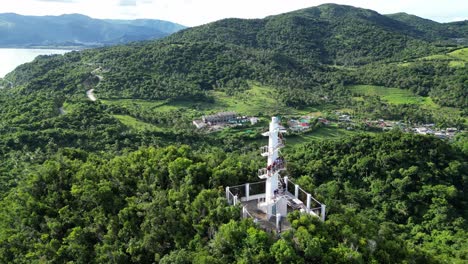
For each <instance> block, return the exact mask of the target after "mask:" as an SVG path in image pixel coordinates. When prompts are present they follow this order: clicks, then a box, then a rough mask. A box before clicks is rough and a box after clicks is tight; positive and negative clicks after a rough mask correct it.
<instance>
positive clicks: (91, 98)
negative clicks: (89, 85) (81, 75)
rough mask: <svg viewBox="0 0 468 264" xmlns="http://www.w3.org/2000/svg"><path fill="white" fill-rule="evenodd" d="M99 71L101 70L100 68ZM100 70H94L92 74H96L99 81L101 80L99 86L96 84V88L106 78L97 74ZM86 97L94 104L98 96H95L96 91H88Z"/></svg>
mask: <svg viewBox="0 0 468 264" xmlns="http://www.w3.org/2000/svg"><path fill="white" fill-rule="evenodd" d="M98 69H99V68H98ZM98 69H96V70H94V71H92V72H91V74H94V75H95V76H96V77H98V79H99V82H98V84H96V87H97V86H98V85H99V84H100V83H101V81H102V79H103V78H104V77H102V76H101V75H99V74H96V71H97V70H98ZM86 96H88V98H89V100H91V101H93V102H94V101H96V100H97V98H96V96H94V89H89V90H88V91H86Z"/></svg>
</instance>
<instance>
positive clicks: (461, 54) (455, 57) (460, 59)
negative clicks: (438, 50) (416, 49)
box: [420, 48, 468, 67]
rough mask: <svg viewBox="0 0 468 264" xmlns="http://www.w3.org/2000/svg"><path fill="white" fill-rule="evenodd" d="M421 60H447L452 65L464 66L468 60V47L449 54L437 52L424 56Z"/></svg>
mask: <svg viewBox="0 0 468 264" xmlns="http://www.w3.org/2000/svg"><path fill="white" fill-rule="evenodd" d="M420 60H445V61H449V66H450V67H464V66H465V65H466V63H467V62H468V48H463V49H458V50H455V51H452V52H450V53H447V54H436V55H431V56H427V57H423V58H421V59H420Z"/></svg>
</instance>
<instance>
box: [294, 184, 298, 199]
mask: <svg viewBox="0 0 468 264" xmlns="http://www.w3.org/2000/svg"><path fill="white" fill-rule="evenodd" d="M294 196H296V198H299V185H297V184H294Z"/></svg>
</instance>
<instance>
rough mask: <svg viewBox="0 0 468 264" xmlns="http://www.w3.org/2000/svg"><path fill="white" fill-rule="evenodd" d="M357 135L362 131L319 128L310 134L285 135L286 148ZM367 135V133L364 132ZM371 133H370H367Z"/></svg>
mask: <svg viewBox="0 0 468 264" xmlns="http://www.w3.org/2000/svg"><path fill="white" fill-rule="evenodd" d="M359 133H364V132H362V131H355V130H346V129H342V128H337V127H321V128H319V129H317V130H314V131H312V132H308V133H304V134H301V135H298V136H288V135H287V134H286V136H285V138H286V146H289V145H291V146H293V145H296V144H303V143H307V142H311V141H313V140H322V139H338V138H342V137H346V136H351V135H355V134H359ZM366 133H367V132H366ZM369 133H371V132H369Z"/></svg>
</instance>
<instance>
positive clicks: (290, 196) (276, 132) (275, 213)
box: [226, 117, 325, 232]
mask: <svg viewBox="0 0 468 264" xmlns="http://www.w3.org/2000/svg"><path fill="white" fill-rule="evenodd" d="M284 132H286V131H285V130H282V129H281V127H280V125H279V119H278V118H277V117H273V118H272V121H271V122H270V129H269V131H267V132H265V133H263V134H262V135H264V136H268V145H267V146H263V147H261V148H260V150H261V155H262V156H263V157H267V164H266V167H264V168H261V169H259V170H258V177H259V178H260V179H262V180H265V181H261V182H256V183H246V184H243V185H238V186H231V187H226V198H227V200H228V202H229V203H230V204H233V205H236V204H239V203H240V204H241V205H242V215H243V217H251V218H253V219H254V221H255V222H257V223H259V224H260V225H261V226H262V227H263V228H265V229H267V230H276V231H277V232H281V231H283V230H285V229H288V228H289V226H290V225H289V223H288V222H287V219H286V216H287V214H288V213H289V212H292V211H294V210H300V211H301V212H303V213H307V214H311V215H314V216H317V217H319V218H321V219H322V220H325V205H324V204H322V203H320V202H319V201H317V200H316V199H315V198H314V197H312V195H311V194H309V193H307V192H305V191H304V190H303V189H301V188H300V186H299V185H297V184H294V183H293V182H292V181H291V180H289V178H288V176H281V173H283V172H285V171H286V161H285V160H284V158H283V157H282V156H280V149H281V148H282V147H284V138H283V135H282V133H284Z"/></svg>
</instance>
